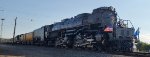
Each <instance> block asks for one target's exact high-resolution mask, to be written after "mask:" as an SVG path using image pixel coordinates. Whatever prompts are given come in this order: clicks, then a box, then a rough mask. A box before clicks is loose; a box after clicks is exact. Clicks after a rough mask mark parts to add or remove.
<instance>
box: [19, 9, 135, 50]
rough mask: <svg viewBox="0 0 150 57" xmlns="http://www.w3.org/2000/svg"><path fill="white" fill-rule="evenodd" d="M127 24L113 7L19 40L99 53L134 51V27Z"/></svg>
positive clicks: (77, 17)
mask: <svg viewBox="0 0 150 57" xmlns="http://www.w3.org/2000/svg"><path fill="white" fill-rule="evenodd" d="M128 22H129V20H128V21H127V20H122V19H118V18H117V12H116V11H115V9H114V8H113V7H100V8H97V9H94V10H93V12H92V13H82V14H79V15H77V16H74V17H71V18H66V19H63V20H62V21H61V22H57V23H54V24H52V25H46V26H43V27H41V28H39V29H36V30H34V31H33V32H32V33H30V34H29V35H30V36H23V35H28V34H22V35H21V36H20V38H21V39H23V38H25V39H26V38H27V39H28V40H25V41H24V40H20V42H22V44H24V43H33V44H35V45H46V46H55V47H66V48H83V49H86V48H88V49H94V50H99V51H127V52H132V51H133V45H134V42H133V39H134V35H133V34H134V27H133V26H131V27H129V26H128ZM126 23H127V24H126ZM31 34H32V36H31ZM28 37H29V38H28Z"/></svg>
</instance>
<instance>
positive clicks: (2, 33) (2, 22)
mask: <svg viewBox="0 0 150 57" xmlns="http://www.w3.org/2000/svg"><path fill="white" fill-rule="evenodd" d="M1 20H2V23H1V36H0V37H1V38H2V35H3V21H4V20H5V19H1Z"/></svg>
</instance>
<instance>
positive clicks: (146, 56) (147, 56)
mask: <svg viewBox="0 0 150 57" xmlns="http://www.w3.org/2000/svg"><path fill="white" fill-rule="evenodd" d="M111 54H117V55H126V56H135V57H150V53H141V52H113V53H111Z"/></svg>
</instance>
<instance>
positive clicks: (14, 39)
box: [13, 17, 17, 44]
mask: <svg viewBox="0 0 150 57" xmlns="http://www.w3.org/2000/svg"><path fill="white" fill-rule="evenodd" d="M16 25H17V17H16V18H15V25H14V33H13V44H14V42H15V33H16Z"/></svg>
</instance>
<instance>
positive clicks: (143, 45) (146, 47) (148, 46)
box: [136, 42, 150, 51]
mask: <svg viewBox="0 0 150 57" xmlns="http://www.w3.org/2000/svg"><path fill="white" fill-rule="evenodd" d="M136 46H137V49H138V50H139V51H149V50H150V44H148V43H144V42H138V43H137V45H136Z"/></svg>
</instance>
